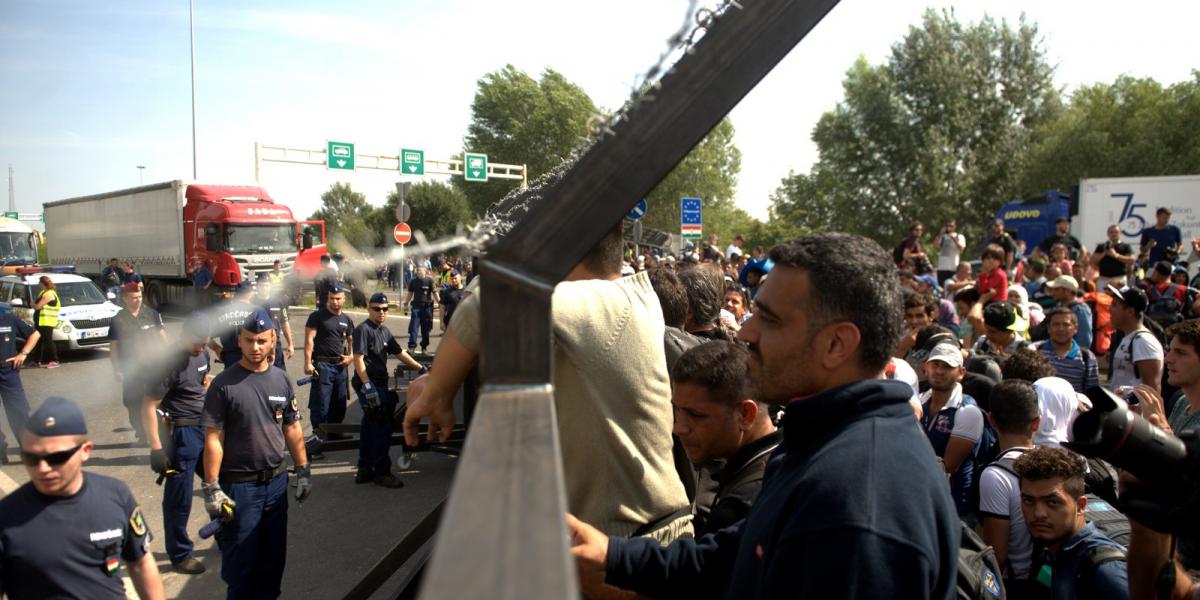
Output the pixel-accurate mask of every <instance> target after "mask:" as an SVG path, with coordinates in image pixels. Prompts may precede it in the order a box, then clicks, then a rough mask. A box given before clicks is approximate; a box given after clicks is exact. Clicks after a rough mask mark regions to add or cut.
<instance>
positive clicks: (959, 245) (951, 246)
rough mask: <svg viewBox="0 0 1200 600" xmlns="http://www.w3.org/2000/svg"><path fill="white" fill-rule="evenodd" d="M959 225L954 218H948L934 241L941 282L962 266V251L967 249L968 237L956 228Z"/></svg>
mask: <svg viewBox="0 0 1200 600" xmlns="http://www.w3.org/2000/svg"><path fill="white" fill-rule="evenodd" d="M957 226H958V225H957V223H955V221H954V219H948V220H947V221H946V224H945V225H942V228H941V229H940V230H938V234H937V237H936V238H934V241H933V245H934V246H937V255H938V258H937V280H938V283H939V284H941V283H942V282H944V281H946V280H947V279H950V278H951V277H954V274H955V271H956V270H957V269H958V268H959V266H960V265H959V261H960V259H961V258H962V252H963V250H966V249H967V238H965V237H963V234H961V233H959V232H958V231H957V230H956V229H957Z"/></svg>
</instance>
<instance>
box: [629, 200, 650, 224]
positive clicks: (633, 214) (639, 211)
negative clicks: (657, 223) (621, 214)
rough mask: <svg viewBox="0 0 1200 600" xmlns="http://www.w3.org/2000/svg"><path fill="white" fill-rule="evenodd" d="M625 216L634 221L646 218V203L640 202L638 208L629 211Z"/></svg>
mask: <svg viewBox="0 0 1200 600" xmlns="http://www.w3.org/2000/svg"><path fill="white" fill-rule="evenodd" d="M625 216H627V217H629V218H630V219H633V220H634V221H636V220H638V219H640V218H642V217H644V216H646V201H645V200H642V201H641V202H638V203H637V206H635V207H633V208H631V209H629V212H627V213H625Z"/></svg>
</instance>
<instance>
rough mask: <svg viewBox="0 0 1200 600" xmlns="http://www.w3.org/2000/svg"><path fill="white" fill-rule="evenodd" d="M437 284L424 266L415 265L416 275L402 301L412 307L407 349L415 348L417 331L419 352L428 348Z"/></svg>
mask: <svg viewBox="0 0 1200 600" xmlns="http://www.w3.org/2000/svg"><path fill="white" fill-rule="evenodd" d="M436 288H437V285H436V284H435V283H434V281H433V278H432V277H430V276H429V270H428V269H426V268H425V267H417V276H416V277H413V279H412V281H410V282H409V283H408V297H407V298H406V299H405V301H404V303H405V304H406V305H407V306H409V307H411V308H412V319H410V320H409V322H408V351H409V352H412V351H414V350H416V349H417V333H418V332H419V333H420V334H421V353H422V354H424V353H425V351H426V349H428V348H429V331H430V330H431V329H433V309H434V303H435V302H436V301H437V291H436Z"/></svg>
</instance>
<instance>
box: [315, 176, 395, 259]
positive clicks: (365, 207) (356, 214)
mask: <svg viewBox="0 0 1200 600" xmlns="http://www.w3.org/2000/svg"><path fill="white" fill-rule="evenodd" d="M375 210H376V209H375V207H373V206H371V205H370V204H369V203H368V202H367V198H366V196H364V195H362V194H361V193H359V192H355V191H354V190H352V189H350V184H348V183H335V184H333V185H331V186H329V190H327V191H326V192H325V193H323V194H321V208H320V210H318V211H317V212H315V213H313V214H312V216H311V217H309V219H320V220H323V221H325V231H326V234H327V236H328V238H329V246H330V249H331V250H333V251H338V250H342V251H344V250H346V248H340V246H342V244H346V245H348V246H352V247H353V248H355V249H356V250H360V251H361V250H366V249H368V248H375V247H378V246H379V242H380V241H381V239H382V233H381V232H380V231H378V230H377V229H373V228H372V227H370V226H368V224H367V222H368V219H370V218H371V216H372V214H373V213H374V212H375Z"/></svg>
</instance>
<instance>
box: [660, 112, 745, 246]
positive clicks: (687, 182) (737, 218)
mask: <svg viewBox="0 0 1200 600" xmlns="http://www.w3.org/2000/svg"><path fill="white" fill-rule="evenodd" d="M741 168H742V152H741V151H740V150H738V148H737V145H735V144H734V143H733V123H732V122H731V121H730V120H729V118H728V117H726V118H724V119H722V120H721V122H720V123H718V124H717V126H716V127H714V128H713V130H712V131H710V132H708V135H706V136H704V139H703V140H701V141H700V143H699V144H697V145H696V147H695V148H692V150H691V152H688V154H687V156H685V157H684V158H683V160H681V161H679V164H678V165H675V168H674V169H672V170H671V172H670V173H668V174H667V176H666V177H665V178H663V180H662V181H660V182H658V185H657V186H655V187H654V189H653V190H651V191H650V193H649V194H647V195H646V216H645V217H644V219H645V226H646V227H653V228H655V229H662V230H665V231H670V232H678V231H679V199H680V198H700V199H701V200H702V201H703V202H704V231H705V233H706V234H707V233H709V232H712V233H716V234H717V235H719V236H721V239H723V240H729V239H732V238H733V236H734V235H737V234H745V233H746V231H744V230H743V231H738V230H736V229H735V228H737V227H742V228H744V227H748V226H749V225H748V223H747V222H748V221H753V218H752V217H750V215H748V214H747V213H746V212H745V211H743V210H741V209H738V208H737V207H735V206H734V203H733V191H734V189H735V188H737V178H738V173H739V172H740V171H741ZM731 221H732V222H731ZM726 229H728V231H726ZM729 231H733V233H729ZM726 235H728V237H726Z"/></svg>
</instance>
